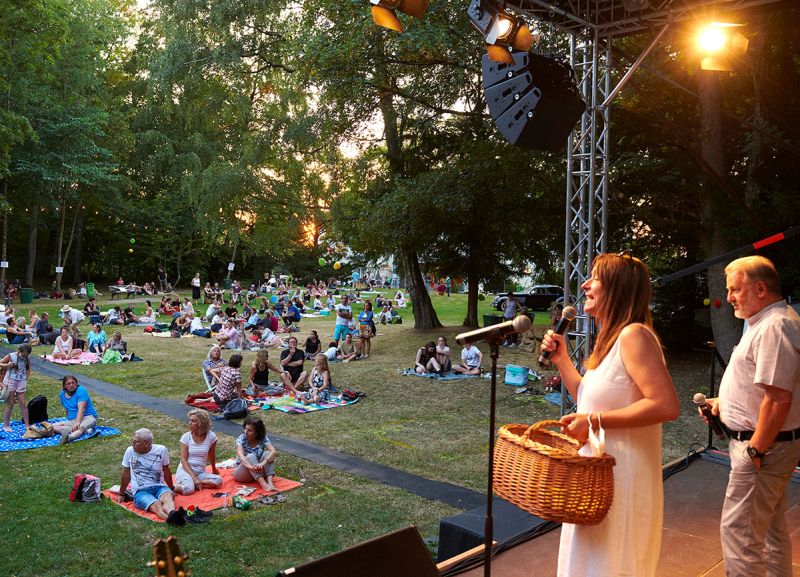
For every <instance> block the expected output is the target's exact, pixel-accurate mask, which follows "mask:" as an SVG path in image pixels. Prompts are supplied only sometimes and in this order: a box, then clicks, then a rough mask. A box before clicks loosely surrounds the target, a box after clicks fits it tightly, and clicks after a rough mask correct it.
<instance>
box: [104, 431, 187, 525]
mask: <svg viewBox="0 0 800 577" xmlns="http://www.w3.org/2000/svg"><path fill="white" fill-rule="evenodd" d="M129 485H130V488H131V491H132V492H133V504H134V506H135V507H136V508H137V509H141V510H143V511H149V512H151V513H153V514H155V515H156V516H157V517H158V518H159V519H163V520H165V521H166V522H167V523H169V524H171V525H185V524H186V518H185V517H184V511H183V508H182V507H181V509H180V510H177V511H176V510H175V496H174V494H173V492H172V489H173V488H174V484H173V482H172V471H171V470H170V468H169V451H167V448H166V447H165V446H164V445H154V444H153V433H151V432H150V431H149V430H148V429H139V430H138V431H136V432H135V433H134V434H133V441H132V443H131V446H130V447H128V448H127V449H126V450H125V455H124V456H123V457H122V478H121V479H120V483H119V494H120V495H122V496H123V498H125V497H126V491H127V489H128V486H129Z"/></svg>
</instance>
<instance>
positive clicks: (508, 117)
mask: <svg viewBox="0 0 800 577" xmlns="http://www.w3.org/2000/svg"><path fill="white" fill-rule="evenodd" d="M513 57H514V64H506V63H504V62H495V61H493V60H491V59H490V58H489V57H488V55H486V54H484V56H483V66H482V68H483V93H484V96H485V97H486V102H487V104H488V106H489V113H490V114H491V115H492V118H493V119H494V121H495V124H496V125H497V128H498V129H500V132H501V133H502V135H503V136H504V137H505V139H506V140H508V142H510V143H511V144H514V145H516V146H520V147H522V148H536V149H540V150H548V151H550V152H560V151H561V150H563V149H564V148H565V146H566V144H567V137H568V136H569V133H570V132H572V129H573V128H574V127H575V124H576V123H577V122H578V120H579V119H580V117H581V115H582V114H583V112H584V110H585V109H586V104H585V103H584V101H583V99H582V98H581V95H580V91H579V90H578V87H577V86H576V84H575V79H574V76H573V73H572V69H571V68H570V67H569V65H568V64H566V63H564V62H562V61H560V60H556V59H554V58H547V57H544V56H539V55H537V54H531V53H529V52H515V53H513Z"/></svg>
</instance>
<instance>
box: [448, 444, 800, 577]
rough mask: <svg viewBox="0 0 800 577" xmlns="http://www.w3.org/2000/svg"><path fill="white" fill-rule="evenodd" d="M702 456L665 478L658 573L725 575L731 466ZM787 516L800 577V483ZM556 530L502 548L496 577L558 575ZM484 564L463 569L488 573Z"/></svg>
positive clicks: (476, 576)
mask: <svg viewBox="0 0 800 577" xmlns="http://www.w3.org/2000/svg"><path fill="white" fill-rule="evenodd" d="M711 457H712V458H711V459H709V458H706V457H701V458H698V459H696V460H694V461H693V462H692V463H691V464H690V465H689V467H688V468H687V469H685V470H683V471H679V472H678V473H675V474H674V475H673V476H671V477H670V478H669V479H667V480H666V481H665V482H664V534H663V540H662V543H661V559H660V560H659V564H658V575H659V576H663V577H724V575H725V567H724V565H723V562H722V549H721V546H720V539H719V518H720V512H721V511H722V501H723V499H724V498H725V486H726V485H727V482H728V470H729V468H728V465H727V464H726V463H724V462H721V463H720V462H717V459H715V458H713V457H714V456H713V454H712V455H711ZM787 508H788V511H787V520H788V522H789V527H790V528H791V530H792V543H793V547H792V553H793V561H794V571H793V575H794V576H795V577H800V484H797V483H790V484H789V490H788V494H787ZM560 535H561V529H555V530H553V531H550V532H549V533H546V534H545V535H542V536H540V537H537V538H535V539H531V540H529V541H526V542H525V543H522V544H520V545H517V546H516V547H514V548H512V549H509V550H507V551H503V552H501V553H500V554H498V555H496V556H495V557H494V560H493V561H492V576H493V577H495V576H496V577H551V576H554V575H555V574H556V562H557V557H558V540H559V537H560ZM483 574H484V568H483V565H480V566H479V567H475V568H473V569H471V570H469V571H466V572H463V573H459V575H460V576H462V577H483Z"/></svg>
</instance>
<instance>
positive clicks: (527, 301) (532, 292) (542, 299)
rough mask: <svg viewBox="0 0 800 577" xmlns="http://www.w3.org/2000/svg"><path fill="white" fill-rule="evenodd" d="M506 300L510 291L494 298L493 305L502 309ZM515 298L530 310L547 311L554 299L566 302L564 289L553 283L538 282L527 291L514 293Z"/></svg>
mask: <svg viewBox="0 0 800 577" xmlns="http://www.w3.org/2000/svg"><path fill="white" fill-rule="evenodd" d="M506 300H508V293H505V294H499V295H497V296H496V297H494V299H493V300H492V307H493V308H495V309H497V310H499V311H502V310H503V308H504V307H505V306H506ZM514 300H516V301H517V302H518V303H519V304H520V305H522V306H523V307H526V308H527V309H528V310H532V311H546V310H547V309H549V308H550V305H551V304H553V301H557V302H564V289H563V288H561V287H560V286H556V285H552V284H537V285H533V286H532V287H531V288H529V289H528V290H527V291H525V292H519V293H514Z"/></svg>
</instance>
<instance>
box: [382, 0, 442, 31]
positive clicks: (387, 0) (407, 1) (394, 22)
mask: <svg viewBox="0 0 800 577" xmlns="http://www.w3.org/2000/svg"><path fill="white" fill-rule="evenodd" d="M369 1H370V4H372V7H371V8H372V21H373V22H375V24H377V25H378V26H382V27H383V28H388V29H389V30H394V31H395V32H402V31H403V23H402V22H400V19H399V18H398V17H397V12H396V11H400V12H402V13H403V14H408V15H409V16H413V17H414V18H422V16H423V15H424V14H425V10H427V8H428V1H429V0H369Z"/></svg>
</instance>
